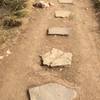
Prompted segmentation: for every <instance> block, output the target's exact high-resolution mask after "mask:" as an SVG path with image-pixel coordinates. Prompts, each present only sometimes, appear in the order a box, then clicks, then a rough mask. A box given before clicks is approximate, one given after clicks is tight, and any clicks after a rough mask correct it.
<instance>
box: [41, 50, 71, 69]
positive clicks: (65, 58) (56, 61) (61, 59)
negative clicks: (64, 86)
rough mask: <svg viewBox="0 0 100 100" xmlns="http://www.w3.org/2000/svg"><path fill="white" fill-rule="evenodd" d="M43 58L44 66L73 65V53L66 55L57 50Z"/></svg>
mask: <svg viewBox="0 0 100 100" xmlns="http://www.w3.org/2000/svg"><path fill="white" fill-rule="evenodd" d="M41 57H42V63H43V65H46V66H50V67H60V66H61V67H64V66H66V65H71V63H72V53H70V52H67V53H65V52H63V51H61V50H58V49H55V48H53V49H52V50H51V51H49V52H47V53H46V54H44V55H43V56H41Z"/></svg>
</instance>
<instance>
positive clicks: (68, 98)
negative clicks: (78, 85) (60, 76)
mask: <svg viewBox="0 0 100 100" xmlns="http://www.w3.org/2000/svg"><path fill="white" fill-rule="evenodd" d="M29 94H30V100H73V99H74V98H75V97H76V91H75V90H74V89H71V88H66V87H64V86H62V85H59V84H56V83H49V84H46V85H42V86H39V87H34V88H30V89H29Z"/></svg>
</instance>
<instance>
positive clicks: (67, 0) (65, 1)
mask: <svg viewBox="0 0 100 100" xmlns="http://www.w3.org/2000/svg"><path fill="white" fill-rule="evenodd" d="M59 3H65V4H66V3H69V4H73V0H59Z"/></svg>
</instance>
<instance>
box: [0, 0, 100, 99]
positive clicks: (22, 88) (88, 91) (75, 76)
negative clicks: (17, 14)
mask: <svg viewBox="0 0 100 100" xmlns="http://www.w3.org/2000/svg"><path fill="white" fill-rule="evenodd" d="M53 2H55V5H56V6H55V7H51V8H48V9H44V10H33V12H32V14H31V15H30V22H29V24H28V25H29V26H28V28H27V29H26V30H25V33H24V34H23V35H22V36H21V39H19V41H18V43H17V44H16V46H14V47H13V48H11V50H12V54H11V55H10V56H9V57H7V58H5V59H3V60H2V61H1V62H0V100H28V96H27V92H26V91H27V89H28V88H29V87H31V86H34V85H39V84H43V83H48V82H58V83H61V84H63V85H66V86H68V85H71V86H77V87H78V88H77V92H78V93H79V97H78V98H77V100H100V68H99V66H100V62H99V60H100V57H99V56H98V54H99V53H98V50H97V47H96V42H95V39H96V34H97V33H96V31H94V30H95V27H97V23H96V20H95V15H94V12H93V8H92V3H91V2H90V0H84V1H83V0H75V1H74V5H61V4H58V3H57V1H56V0H53ZM86 8H88V9H86ZM56 9H57V10H58V9H67V10H71V11H72V12H73V14H74V16H73V19H70V20H67V19H66V18H64V19H59V18H57V19H55V18H54V17H53V15H54V14H53V13H54V11H55V10H56ZM50 26H66V27H67V26H71V27H72V28H73V34H71V35H70V36H69V37H61V36H56V37H55V36H47V35H46V30H47V28H48V27H50ZM53 47H55V48H58V49H61V50H63V51H65V52H67V51H71V52H72V53H73V55H74V57H73V63H72V67H71V68H65V69H64V70H63V71H62V72H60V71H59V70H55V69H54V70H48V69H47V70H45V69H44V68H43V67H41V66H40V58H39V55H41V54H43V53H45V52H46V51H48V50H50V49H51V48H53Z"/></svg>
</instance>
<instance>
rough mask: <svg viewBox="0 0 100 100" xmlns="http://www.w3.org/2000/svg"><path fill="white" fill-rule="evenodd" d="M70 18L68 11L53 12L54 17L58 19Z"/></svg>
mask: <svg viewBox="0 0 100 100" xmlns="http://www.w3.org/2000/svg"><path fill="white" fill-rule="evenodd" d="M70 16H71V12H70V11H66V10H58V11H55V17H60V18H64V17H67V18H69V17H70Z"/></svg>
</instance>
